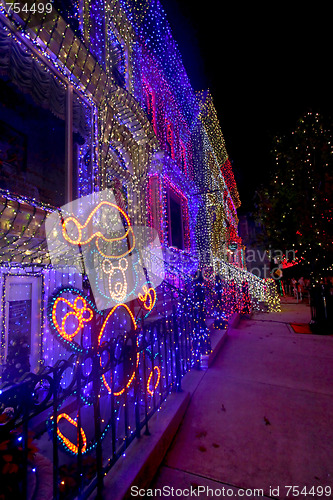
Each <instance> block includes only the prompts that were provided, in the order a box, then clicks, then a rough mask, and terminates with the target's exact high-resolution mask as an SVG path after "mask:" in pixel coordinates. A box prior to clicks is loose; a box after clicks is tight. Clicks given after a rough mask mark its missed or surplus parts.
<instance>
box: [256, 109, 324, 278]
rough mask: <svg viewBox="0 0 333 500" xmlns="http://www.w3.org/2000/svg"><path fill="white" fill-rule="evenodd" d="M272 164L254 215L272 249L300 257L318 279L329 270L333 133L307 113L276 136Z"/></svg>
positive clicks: (298, 259) (299, 260)
mask: <svg viewBox="0 0 333 500" xmlns="http://www.w3.org/2000/svg"><path fill="white" fill-rule="evenodd" d="M273 153H274V155H275V169H274V171H273V173H272V175H271V178H270V181H269V182H268V183H267V184H266V186H263V187H262V188H261V189H260V190H259V191H258V205H257V215H258V216H259V218H260V219H261V220H262V221H263V223H264V225H265V227H266V232H267V237H268V241H269V243H270V244H271V245H272V247H273V248H275V249H279V250H281V251H282V252H285V253H286V252H288V253H287V255H289V257H290V258H293V259H295V260H296V261H297V262H303V263H304V264H305V265H306V266H307V269H308V270H309V273H310V274H311V275H312V276H313V277H314V278H316V279H318V278H320V277H321V276H324V275H327V274H331V272H332V241H333V231H332V227H333V226H332V208H333V207H332V199H333V196H332V194H333V193H332V190H333V137H332V131H331V129H330V128H329V124H328V123H326V121H325V119H324V117H323V116H321V115H320V114H318V113H312V112H308V113H306V114H305V115H304V116H303V117H302V118H300V119H299V120H298V122H297V126H296V128H295V130H294V131H292V132H291V133H288V134H285V135H284V136H279V137H276V138H275V139H274V150H273Z"/></svg>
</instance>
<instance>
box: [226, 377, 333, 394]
mask: <svg viewBox="0 0 333 500" xmlns="http://www.w3.org/2000/svg"><path fill="white" fill-rule="evenodd" d="M226 378H228V379H229V380H234V381H236V382H244V383H249V384H261V385H266V386H268V387H280V388H281V389H289V390H293V391H299V392H306V393H308V394H321V395H322V396H330V397H332V396H333V394H332V393H331V392H319V390H316V391H311V390H310V389H302V388H298V387H290V386H288V385H280V384H272V383H268V382H261V381H260V380H248V379H246V380H245V379H240V378H236V377H231V376H230V375H226Z"/></svg>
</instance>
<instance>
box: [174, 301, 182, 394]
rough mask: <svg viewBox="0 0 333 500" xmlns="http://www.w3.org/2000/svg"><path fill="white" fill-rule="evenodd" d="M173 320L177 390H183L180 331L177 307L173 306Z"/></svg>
mask: <svg viewBox="0 0 333 500" xmlns="http://www.w3.org/2000/svg"><path fill="white" fill-rule="evenodd" d="M172 320H173V338H174V345H175V364H176V391H177V392H181V390H182V386H181V380H182V374H181V366H180V353H179V332H178V324H177V317H176V307H175V306H174V305H173V306H172Z"/></svg>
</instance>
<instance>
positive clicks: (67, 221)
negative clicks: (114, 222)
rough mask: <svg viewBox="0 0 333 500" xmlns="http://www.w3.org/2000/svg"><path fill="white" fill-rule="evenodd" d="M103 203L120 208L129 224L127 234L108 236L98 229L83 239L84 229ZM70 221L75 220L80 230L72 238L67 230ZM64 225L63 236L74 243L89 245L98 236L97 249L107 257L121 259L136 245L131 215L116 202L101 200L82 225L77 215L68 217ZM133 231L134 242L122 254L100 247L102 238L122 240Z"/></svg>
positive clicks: (111, 241) (108, 240)
mask: <svg viewBox="0 0 333 500" xmlns="http://www.w3.org/2000/svg"><path fill="white" fill-rule="evenodd" d="M102 205H107V206H110V207H112V208H115V209H116V210H118V211H119V212H120V213H121V214H122V216H123V217H124V218H125V220H126V223H127V226H128V229H127V231H126V232H125V234H124V235H123V236H119V237H118V238H106V237H105V236H104V235H103V234H102V233H101V232H100V231H96V233H93V234H92V235H91V236H90V237H89V238H88V239H86V240H85V241H83V240H82V229H85V228H86V227H87V226H88V224H89V222H90V221H91V219H92V217H93V216H94V215H95V214H96V212H97V211H98V210H99V208H100V207H101V206H102ZM69 222H73V223H74V225H75V226H76V228H77V231H78V236H77V238H76V239H71V238H70V236H69V235H68V234H67V230H66V227H67V224H68V223H69ZM61 226H62V236H63V238H64V239H65V240H66V241H67V242H68V243H70V244H72V245H87V244H88V243H90V242H91V241H92V240H93V239H94V238H96V248H97V250H98V251H99V253H100V255H102V257H105V258H106V259H121V258H122V257H125V256H126V255H128V254H130V253H131V252H132V251H133V249H134V247H135V236H134V231H133V228H132V226H131V222H130V220H129V217H128V215H127V214H126V212H124V210H122V209H121V208H120V207H118V205H116V204H115V203H111V202H110V201H106V200H104V201H101V202H100V203H99V204H98V205H97V206H96V207H95V208H94V209H93V210H92V211H91V212H90V214H89V216H88V218H87V220H86V222H85V223H84V224H83V225H82V224H81V223H80V222H79V221H78V220H77V219H76V218H75V217H73V216H71V217H67V218H66V219H65V220H64V221H63V222H62V224H61ZM130 232H131V233H132V237H133V243H132V246H131V247H130V248H128V249H127V251H126V252H125V253H123V254H122V255H107V254H105V253H104V252H102V250H101V249H100V248H99V240H100V239H102V240H103V241H104V242H106V243H113V242H114V241H121V240H123V239H125V238H127V237H128V235H129V233H130Z"/></svg>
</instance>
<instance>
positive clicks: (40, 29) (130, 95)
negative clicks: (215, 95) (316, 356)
mask: <svg viewBox="0 0 333 500" xmlns="http://www.w3.org/2000/svg"><path fill="white" fill-rule="evenodd" d="M45 20H46V18H45V19H43V16H42V18H37V17H36V16H34V15H33V14H31V13H22V21H23V22H24V23H23V24H22V22H20V20H19V19H18V17H17V16H16V17H15V18H14V17H12V16H11V15H9V14H8V13H6V11H5V9H4V7H3V6H1V7H0V21H1V35H2V36H5V37H7V38H8V40H9V39H10V42H11V44H12V45H13V47H15V51H16V53H20V51H21V56H20V57H22V58H32V59H33V60H34V61H35V62H36V64H38V65H39V66H40V67H41V68H42V71H44V72H45V74H47V75H49V76H51V78H52V79H54V81H55V82H56V84H57V85H60V86H62V88H63V89H64V92H65V93H66V92H67V91H68V88H69V87H71V88H73V89H74V96H75V99H76V101H78V102H79V103H80V106H81V108H80V109H82V110H84V112H85V115H86V117H88V120H89V122H90V124H89V134H90V135H89V141H88V142H86V143H85V144H84V145H83V146H81V148H79V162H78V172H77V175H76V181H75V182H76V186H75V188H76V192H77V195H78V196H84V195H86V194H89V193H90V192H91V191H93V190H94V191H98V190H100V189H104V188H105V187H111V188H113V187H114V186H122V189H123V191H124V193H123V195H124V196H123V195H121V196H120V198H119V189H118V191H117V193H118V198H119V199H121V201H120V203H123V206H124V208H126V212H128V216H129V219H130V220H131V223H133V224H148V225H151V226H155V227H156V229H157V230H158V233H159V236H160V239H161V242H162V244H163V246H164V251H165V254H166V255H168V258H169V262H171V263H172V265H169V266H168V271H167V278H168V280H169V281H170V282H171V283H173V284H175V285H177V286H180V287H184V286H185V283H186V281H187V279H188V276H189V275H190V274H192V273H193V272H195V270H196V269H197V268H198V267H199V268H201V269H202V268H203V266H204V265H206V264H207V263H210V265H211V267H213V270H214V271H217V270H218V269H219V267H218V266H216V265H215V264H214V262H215V260H216V259H220V260H221V259H222V262H224V261H225V259H226V255H227V256H228V257H227V260H228V259H229V260H230V261H231V260H232V261H233V263H234V264H236V266H238V268H241V267H242V266H243V261H244V259H243V254H242V252H243V249H242V244H241V240H240V238H239V236H238V231H237V224H238V219H237V208H238V207H239V205H240V201H239V196H238V192H237V187H236V183H235V179H234V175H233V172H232V164H231V161H230V159H229V157H228V154H227V150H226V146H225V141H224V138H223V134H222V131H221V128H220V125H219V121H218V117H217V114H216V110H215V107H214V103H213V99H212V97H211V95H210V93H209V92H199V93H196V92H195V91H194V90H193V88H192V86H191V83H190V81H189V78H188V76H187V74H186V71H185V68H184V66H183V63H182V58H181V54H180V51H179V49H178V47H177V44H176V42H175V40H174V39H173V36H172V32H171V28H170V26H169V24H168V21H167V18H166V14H165V12H164V10H163V7H162V6H161V4H160V3H159V2H158V1H154V2H152V1H147V2H132V1H129V0H119V1H117V0H109V1H108V2H106V3H105V4H103V3H102V2H99V1H97V0H86V1H85V2H82V4H81V3H79V2H76V3H73V12H71V14H70V17H69V18H68V19H67V20H66V21H65V20H64V19H63V17H62V16H61V15H60V14H58V12H57V11H56V10H55V12H54V16H53V18H52V23H53V24H52V23H51V24H49V25H47V24H45V23H44V21H45ZM48 21H49V20H48ZM48 26H49V27H48ZM14 33H15V34H14ZM116 190H117V189H116ZM125 191H126V193H125ZM172 193H173V194H174V195H175V196H176V197H177V198H178V199H179V200H180V205H181V214H182V228H183V243H184V244H183V248H174V247H172V245H170V213H169V200H170V194H172ZM31 207H32V211H31ZM53 210H55V207H52V206H49V205H46V204H45V205H43V204H40V203H38V202H37V201H36V200H31V199H24V198H23V197H20V198H17V197H16V198H15V196H14V197H13V195H12V194H11V193H9V192H5V193H3V211H2V214H1V221H0V223H1V225H2V229H4V228H5V229H6V231H5V232H4V233H3V235H2V240H3V242H4V243H6V242H8V241H10V246H9V247H8V246H7V247H6V248H7V250H6V248H5V245H3V247H1V249H0V251H1V257H2V262H3V263H4V268H3V272H2V282H1V283H2V284H1V286H2V288H3V297H4V296H5V294H6V286H5V276H6V275H8V273H11V272H15V273H18V274H20V273H22V275H24V274H26V275H29V273H30V275H31V276H34V273H36V277H37V275H38V276H39V277H40V278H42V280H43V287H42V291H41V295H40V297H39V299H38V300H39V301H40V304H41V305H40V311H41V313H40V317H41V318H45V310H46V304H47V303H48V301H49V298H50V296H51V295H52V294H53V292H54V290H56V289H58V288H59V287H61V286H73V287H74V288H76V289H81V288H82V286H83V284H82V277H81V276H80V275H79V274H77V273H76V272H75V271H73V272H69V271H68V270H66V272H65V271H62V270H55V269H53V268H52V266H51V265H50V261H49V257H48V253H47V248H46V246H45V237H43V236H42V237H41V238H38V237H39V236H40V235H41V234H42V233H43V224H44V221H45V217H46V215H47V213H49V212H50V211H53ZM20 214H21V215H22V214H23V215H22V217H23V218H24V217H26V219H27V218H29V220H28V224H26V223H24V222H20V224H17V222H18V221H19V218H20V217H21V215H20ZM13 234H15V238H14V239H13V238H12V235H13ZM230 243H236V244H237V245H238V251H237V252H229V253H228V252H226V249H228V246H229V244H230ZM170 247H172V248H170ZM14 264H15V268H13V267H12V266H13V265H14ZM221 265H222V268H223V265H224V264H221ZM26 266H28V267H26ZM29 266H30V267H29ZM36 266H37V267H36ZM236 266H233V267H236ZM220 267H221V266H220ZM233 267H232V268H230V269H233ZM228 269H229V268H228ZM228 272H229V274H230V272H231V273H232V272H233V271H228ZM234 273H236V275H237V276H238V277H237V281H238V282H239V283H240V280H243V278H244V277H243V275H242V274H237V273H240V270H239V269H238V270H237V271H236V270H235V271H234ZM236 275H235V279H236ZM247 279H248V280H250V281H251V280H252V278H251V277H249V276H247ZM252 281H253V280H252ZM252 281H251V283H252ZM251 283H250V292H251V290H252V291H253V290H254V289H256V290H257V288H256V286H257V285H256V283H257V282H256V281H255V280H254V281H253V283H252V284H251ZM263 286H264V285H263V284H262V283H261V285H260V286H259V285H258V290H257V291H256V293H257V295H258V297H259V296H260V297H261V295H260V294H261V293H262V292H261V291H260V292H259V288H260V290H261V289H262V287H263ZM251 287H252V288H251ZM146 294H147V291H143V294H142V297H146ZM150 297H151V296H150ZM3 300H4V301H5V299H3ZM163 300H166V299H163V298H162V301H163ZM152 302H154V300H153V299H152V298H151V299H149V300H148V302H147V307H148V309H149V308H150V306H151V304H152ZM4 304H5V302H3V307H2V311H1V312H2V336H1V345H2V350H1V355H2V359H4V356H5V342H6V321H5V306H4ZM67 305H68V304H67ZM68 318H69V320H70V318H71V315H69V316H68ZM86 331H89V328H86ZM87 335H88V336H89V335H90V334H87ZM88 340H89V339H88V337H87V341H88ZM40 353H41V355H40V360H39V361H40V362H42V361H44V362H45V363H46V364H50V365H52V364H54V363H55V362H56V360H57V359H61V358H62V357H65V356H66V355H67V353H66V350H65V349H64V348H63V346H62V345H61V344H59V343H58V342H57V341H56V340H55V337H54V336H53V335H51V331H50V325H49V324H48V321H46V320H42V321H41V335H40Z"/></svg>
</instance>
